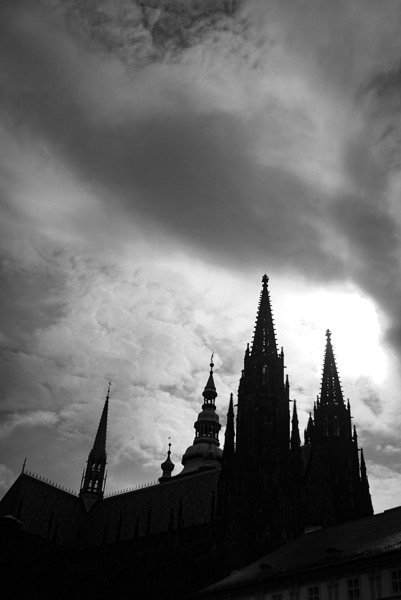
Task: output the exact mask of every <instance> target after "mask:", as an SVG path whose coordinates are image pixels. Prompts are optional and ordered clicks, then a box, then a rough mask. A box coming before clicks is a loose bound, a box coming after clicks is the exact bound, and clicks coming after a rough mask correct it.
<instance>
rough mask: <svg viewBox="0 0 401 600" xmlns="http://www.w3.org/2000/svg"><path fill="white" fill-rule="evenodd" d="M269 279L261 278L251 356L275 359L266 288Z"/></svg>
mask: <svg viewBox="0 0 401 600" xmlns="http://www.w3.org/2000/svg"><path fill="white" fill-rule="evenodd" d="M268 281H269V278H268V277H267V275H264V276H263V278H262V283H263V287H262V291H261V293H260V298H259V304H258V313H257V317H256V324H255V329H254V335H253V343H252V356H258V355H263V356H267V357H274V358H276V357H277V343H276V334H275V330H274V320H273V314H272V309H271V304H270V295H269V290H268V287H267V283H268Z"/></svg>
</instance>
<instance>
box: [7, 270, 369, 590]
mask: <svg viewBox="0 0 401 600" xmlns="http://www.w3.org/2000/svg"><path fill="white" fill-rule="evenodd" d="M213 368H214V365H213V359H212V361H211V364H210V372H209V375H208V378H207V382H206V386H205V388H204V391H203V402H202V405H201V411H200V412H199V415H198V418H197V420H196V422H195V424H194V428H195V436H194V440H193V444H192V445H191V446H190V447H189V448H187V450H186V451H185V453H184V455H183V457H182V465H183V469H182V470H181V472H179V473H177V474H176V475H173V471H174V470H175V465H174V464H173V462H172V461H171V457H170V455H171V451H170V445H169V448H168V452H167V458H166V460H165V461H164V462H163V463H162V464H161V469H162V474H161V476H160V478H159V480H158V482H157V483H156V484H152V485H149V486H144V487H141V488H139V489H135V490H129V491H125V492H123V493H118V494H114V495H111V496H107V497H105V496H104V492H105V483H106V481H105V467H106V460H107V454H106V432H107V420H108V407H109V391H110V387H109V391H108V393H107V397H106V401H105V404H104V408H103V412H102V415H101V419H100V423H99V427H98V430H97V433H96V436H95V440H94V444H93V447H92V449H91V450H90V452H89V456H88V461H87V465H86V467H85V469H84V473H83V476H82V482H81V488H80V491H79V493H77V494H76V493H73V492H70V491H67V490H65V489H63V488H60V487H58V486H56V485H54V484H52V483H50V482H48V481H46V480H44V479H43V478H41V477H38V476H37V475H34V474H32V473H29V472H27V471H26V469H25V468H23V470H22V472H21V474H20V475H19V477H18V478H17V480H16V481H15V483H14V484H13V485H12V486H11V488H10V489H9V491H8V492H7V493H6V494H5V496H4V497H3V499H2V500H1V502H0V508H1V512H0V514H1V516H2V519H1V538H0V539H1V550H2V564H3V566H5V581H6V582H8V583H9V584H12V587H13V590H14V595H13V596H12V597H22V598H25V597H26V598H36V597H41V598H54V597H58V598H96V599H99V598H126V597H127V598H128V597H130V598H132V597H138V598H154V599H165V600H168V599H173V598H180V597H183V596H186V595H190V594H195V592H196V590H200V589H202V588H204V587H205V586H208V585H210V584H212V583H213V582H215V581H218V580H219V579H222V578H224V577H226V576H227V575H228V574H229V573H230V572H232V571H233V570H238V569H241V568H242V567H244V566H245V565H247V564H248V563H251V562H252V561H254V560H256V559H258V558H260V557H261V556H263V555H265V554H268V553H269V552H273V551H275V549H277V548H279V547H281V546H283V545H285V544H288V543H289V542H290V540H293V539H294V538H297V537H298V536H302V535H303V534H304V532H305V531H312V530H320V529H321V528H327V527H336V526H338V525H340V524H343V523H346V522H349V521H354V520H357V519H361V518H363V517H371V518H372V519H374V518H376V517H372V515H373V508H372V502H371V497H370V492H369V483H368V476H367V472H366V466H365V460H364V455H363V451H362V449H360V448H359V447H358V436H357V432H356V428H355V426H352V421H351V419H352V416H351V406H350V402H349V400H347V401H345V398H344V396H343V392H342V389H341V384H340V378H339V374H338V370H337V366H336V361H335V356H334V352H333V345H332V340H331V332H330V331H329V330H327V331H326V348H325V354H324V359H323V375H322V380H321V388H320V395H319V396H318V397H317V400H316V402H315V403H314V404H313V405H312V402H311V413H310V416H309V421H308V424H307V427H306V430H305V433H304V443H302V442H301V437H300V433H299V425H298V416H297V406H296V402H295V401H291V400H290V384H289V379H288V376H285V375H284V368H285V366H284V352H283V349H281V350H279V349H278V347H277V342H276V335H275V329H274V322H273V314H272V307H271V301H270V293H269V288H268V277H267V276H266V275H264V276H263V279H262V290H261V294H260V299H259V305H258V309H257V317H256V325H255V330H254V335H253V341H252V344H251V346H250V345H249V344H248V346H247V348H246V350H245V357H244V367H243V370H242V374H241V377H240V381H239V388H238V398H237V401H236V403H234V398H233V395H232V394H231V398H230V402H229V409H228V414H227V425H226V430H225V435H224V446H223V449H222V448H221V447H220V441H219V433H220V427H221V425H220V422H219V416H218V414H217V411H216V398H217V391H216V387H215V383H214V378H213ZM192 597H196V594H195V595H194V596H192ZM227 597H231V596H227ZM356 597H357V596H355V598H356ZM358 597H359V596H358Z"/></svg>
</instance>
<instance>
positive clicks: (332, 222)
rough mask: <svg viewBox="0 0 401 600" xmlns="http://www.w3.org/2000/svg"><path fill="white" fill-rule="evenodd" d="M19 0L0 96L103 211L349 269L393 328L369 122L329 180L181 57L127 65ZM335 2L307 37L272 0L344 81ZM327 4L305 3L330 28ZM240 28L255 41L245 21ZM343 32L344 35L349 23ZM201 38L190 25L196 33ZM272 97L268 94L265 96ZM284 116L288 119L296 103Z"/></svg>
mask: <svg viewBox="0 0 401 600" xmlns="http://www.w3.org/2000/svg"><path fill="white" fill-rule="evenodd" d="M324 5H325V7H326V8H327V9H328V5H327V4H326V3H324ZM23 6H24V10H23V11H19V10H15V9H14V8H10V5H8V6H7V7H5V8H3V15H2V16H3V18H2V19H1V25H0V27H1V31H0V55H1V57H2V58H1V67H2V76H1V77H2V84H3V86H2V87H3V94H2V98H1V103H2V106H3V111H4V113H5V115H6V123H7V125H8V131H11V132H15V133H16V134H17V135H25V134H28V135H30V136H31V137H32V138H33V139H35V140H36V142H38V141H39V140H40V143H41V144H43V145H44V148H45V150H44V152H47V153H48V154H49V156H51V155H54V156H55V157H56V158H57V159H59V160H61V161H65V162H67V164H68V165H69V166H70V168H72V169H73V171H74V172H75V174H76V176H77V177H79V179H80V180H81V182H82V183H83V184H84V185H86V186H89V187H90V188H91V189H92V190H94V191H95V192H96V195H97V197H98V198H99V202H101V203H102V206H103V209H105V210H106V211H107V212H108V214H110V215H113V214H117V215H120V216H122V217H123V218H125V219H126V220H128V221H129V220H131V221H132V222H133V223H135V224H136V225H138V223H139V225H140V226H141V227H143V230H144V231H146V232H153V235H155V234H157V232H160V235H163V236H165V238H166V239H167V238H168V239H169V240H170V244H172V245H174V244H177V245H179V246H182V247H185V248H187V249H190V251H192V252H196V253H199V252H200V253H201V254H203V255H204V256H206V257H207V258H208V260H210V259H212V260H217V261H218V262H220V263H221V264H228V265H230V266H233V265H235V266H237V267H239V268H243V267H245V266H248V265H253V266H255V267H256V266H258V265H259V264H266V260H268V261H269V263H272V264H274V265H275V267H276V268H277V269H280V268H281V269H288V270H290V271H296V272H298V273H302V274H304V275H306V276H309V277H311V276H312V277H315V278H316V279H319V280H322V281H326V280H328V279H339V280H341V279H344V278H345V279H347V278H348V279H351V280H353V281H354V282H356V283H357V284H358V285H359V286H360V287H361V288H362V289H363V290H365V291H366V292H367V293H368V294H369V295H371V296H372V297H373V298H374V299H375V300H376V301H377V302H378V303H379V304H380V306H381V307H382V308H383V310H384V311H385V312H386V313H387V314H388V315H389V316H390V317H391V321H392V325H393V329H392V331H393V332H396V331H398V329H399V325H398V324H399V322H400V320H401V319H400V316H399V314H398V313H397V309H396V305H398V303H399V298H400V290H399V287H398V284H397V283H396V281H397V275H398V273H399V258H398V253H399V231H398V226H397V225H396V223H395V222H394V219H393V218H392V215H391V212H390V209H389V206H388V204H387V201H386V197H385V193H386V186H387V177H388V173H387V171H386V165H385V164H383V161H382V157H380V156H379V158H377V157H376V156H375V154H374V149H372V147H371V142H372V140H371V137H370V133H369V130H368V125H367V124H366V123H363V124H362V126H361V127H360V131H356V132H353V133H352V132H351V133H350V134H349V135H345V134H342V135H343V138H344V139H343V140H341V144H342V155H343V163H344V169H343V170H344V178H348V180H349V182H350V187H351V192H349V191H348V190H347V191H341V190H340V191H337V192H336V193H335V194H330V193H329V192H326V191H325V190H322V188H321V185H319V184H318V183H316V184H315V183H314V182H313V180H312V179H311V178H309V179H306V178H305V177H302V174H301V173H298V172H297V171H296V169H294V168H293V165H292V164H291V161H290V160H289V159H286V156H285V151H286V150H287V151H288V148H285V151H284V155H283V158H282V160H281V161H273V162H271V161H269V160H268V161H263V160H259V159H258V158H257V157H256V156H255V147H254V140H255V137H257V134H258V129H259V128H260V126H261V124H262V123H263V121H262V120H261V114H260V112H259V113H257V114H255V115H251V116H250V115H249V114H248V113H246V112H245V113H244V114H242V113H241V112H238V111H232V110H227V109H223V108H221V109H219V108H218V107H217V106H216V104H210V103H208V101H207V100H205V99H202V98H199V97H198V96H197V92H198V89H197V88H196V86H193V85H192V84H191V82H190V81H189V80H188V78H187V79H186V78H185V77H183V74H184V73H186V71H185V70H184V71H180V69H181V68H182V65H179V64H178V62H177V58H175V59H174V64H173V65H169V64H168V61H167V62H166V61H165V62H164V64H163V66H162V68H159V67H158V66H157V65H148V66H144V67H143V69H142V70H138V69H133V70H131V71H130V70H126V67H123V66H122V64H121V63H120V62H119V61H117V60H116V59H115V58H114V57H113V56H111V57H108V58H107V57H105V56H104V55H102V56H100V55H96V53H94V52H93V51H89V50H84V49H83V48H82V47H81V46H80V45H79V43H78V42H76V40H74V39H73V37H71V36H70V35H67V34H66V33H65V31H63V30H62V29H61V27H60V23H58V24H56V23H54V22H52V20H51V17H50V16H49V15H48V14H47V13H45V12H43V13H41V12H40V11H38V12H36V11H35V10H33V11H32V12H31V5H30V4H25V5H23ZM253 6H254V7H258V6H259V8H260V7H261V6H262V5H261V4H260V3H257V2H254V3H253ZM313 6H315V3H313V2H312V3H311V5H310V6H309V8H312V7H313ZM340 6H341V7H342V10H343V13H341V11H340V14H339V15H338V14H337V16H336V19H335V24H334V25H333V27H332V32H331V34H330V36H329V37H328V40H327V41H326V42H324V40H323V37H322V36H320V37H317V38H316V40H314V41H312V42H311V41H310V40H309V39H308V38H307V37H305V32H306V31H307V30H308V27H309V28H310V23H308V18H311V15H310V14H309V11H305V14H304V13H300V12H299V11H295V12H294V11H293V10H292V8H291V7H290V5H289V4H288V3H284V7H283V9H281V8H280V6H279V5H278V4H276V3H274V2H272V3H270V4H269V10H270V9H271V7H274V11H273V13H272V14H273V15H274V17H275V20H276V23H277V24H278V25H281V29H280V27H279V28H278V31H279V34H280V33H282V34H283V38H284V42H280V43H283V44H284V46H285V45H286V44H288V46H289V47H290V48H291V52H294V51H295V50H297V51H299V52H300V55H301V56H305V58H308V57H310V56H312V52H313V49H314V48H315V49H321V48H325V51H324V53H323V55H322V57H321V58H320V59H319V60H320V62H319V60H318V59H317V58H316V57H314V62H316V70H317V73H320V72H323V69H325V70H326V71H327V69H328V68H329V67H330V68H334V67H336V69H337V70H335V71H334V70H333V74H332V75H333V77H332V85H333V86H334V87H336V86H337V88H338V89H339V90H341V89H342V88H344V86H345V84H346V83H348V84H349V83H350V81H352V79H353V76H354V75H353V73H352V70H350V68H346V64H345V58H346V57H345V50H344V47H343V46H344V45H341V44H339V43H338V41H336V39H335V33H336V31H339V30H340V28H341V26H342V25H343V24H344V22H345V16H346V15H347V10H346V9H345V5H343V3H340ZM315 8H316V6H315ZM261 10H262V11H263V10H264V9H263V8H261ZM269 10H266V11H265V13H266V14H269V16H270V13H269ZM370 10H372V7H371V6H370ZM332 13H333V11H332V10H331V11H329V10H327V12H325V11H321V12H320V13H319V12H318V13H316V15H317V16H315V14H313V19H314V22H315V23H319V22H320V23H321V25H322V31H326V29H327V30H328V21H329V16H330V14H332ZM308 15H309V17H308ZM224 18H227V17H226V16H225V17H224ZM280 18H281V20H282V22H280ZM375 18H376V15H375ZM243 19H245V21H244V20H242V21H241V20H240V21H238V22H237V23H236V28H237V29H238V26H239V25H238V24H239V23H241V24H242V26H244V22H245V23H246V18H245V17H243ZM373 22H374V19H373V17H372V23H373ZM166 23H167V25H168V19H167V21H166ZM296 23H298V24H299V25H300V31H299V33H298V37H296V38H295V41H294V38H289V37H288V34H289V33H290V32H291V31H293V29H294V26H295V24H296ZM167 25H166V26H167ZM232 27H233V29H234V21H233V22H232ZM175 31H176V29H174V32H175ZM208 31H209V30H208V29H207V28H206V30H205V31H204V32H203V35H204V36H207V33H208ZM174 32H173V33H174ZM279 34H278V35H279ZM174 35H175V34H174ZM246 36H248V39H247V43H248V44H249V32H248V33H246V27H245V26H244V31H243V37H244V39H245V37H246ZM101 37H102V36H101V35H100V33H99V31H98V34H97V38H98V39H100V38H101ZM167 37H168V36H167ZM173 37H174V36H173ZM359 37H361V36H359ZM102 39H103V38H102ZM189 39H190V37H188V40H189ZM256 39H257V38H256ZM344 39H346V40H348V41H350V40H351V30H349V29H347V30H346V31H345V33H344ZM236 40H237V41H238V35H237V37H236ZM206 41H208V39H206V38H204V39H200V38H199V37H197V38H196V42H197V44H198V45H200V46H202V42H204V43H205V45H207V44H206ZM224 41H225V42H226V41H227V38H226V37H225V38H224ZM259 41H260V40H259ZM358 41H359V42H360V40H359V38H358V40H357V42H355V43H358ZM323 42H324V43H323ZM363 43H364V40H363V39H362V41H361V44H362V45H363ZM325 44H326V45H325ZM335 44H337V45H335ZM345 46H346V47H347V44H345ZM248 50H249V49H248ZM332 50H337V54H336V53H335V52H332ZM360 53H361V52H360V49H359V50H358V52H356V55H358V56H359V54H360ZM332 55H334V57H333V56H332ZM319 57H320V55H319ZM336 60H337V63H336ZM251 62H252V61H251ZM342 69H343V71H344V72H345V75H344V76H343V77H341V76H340V73H341V72H342ZM186 77H187V73H186ZM326 80H327V73H326ZM192 83H193V82H192ZM113 86H115V87H114V89H113V94H114V97H112V94H111V91H110V88H112V87H113ZM256 90H257V88H256ZM269 93H270V92H269V91H268V94H269ZM144 98H147V100H148V102H147V103H146V102H144ZM285 100H287V98H286V97H285V95H284V96H283V101H285ZM147 104H148V106H147ZM272 107H274V105H272V104H271V103H270V104H269V103H267V105H266V109H269V110H272ZM333 109H334V110H335V106H333ZM310 110H311V109H310ZM284 115H285V113H284ZM292 118H294V128H296V125H297V120H296V119H297V116H296V115H295V117H292ZM303 118H304V115H301V119H300V120H301V121H302V119H303ZM281 119H282V125H283V124H284V123H283V122H284V119H285V117H283V116H281ZM276 126H277V127H280V121H279V122H278V125H277V124H276ZM276 143H280V134H278V137H277V135H276V136H272V139H271V140H269V139H267V144H271V147H270V151H272V150H273V149H274V147H273V145H274V144H276ZM299 152H300V153H302V144H301V145H300V148H299ZM301 158H302V156H301V155H300V156H299V159H301ZM347 183H348V182H347ZM88 227H89V228H90V217H89V218H88ZM115 233H118V232H115ZM171 240H173V241H171ZM394 337H397V338H398V336H397V335H396V334H394V333H393V338H394Z"/></svg>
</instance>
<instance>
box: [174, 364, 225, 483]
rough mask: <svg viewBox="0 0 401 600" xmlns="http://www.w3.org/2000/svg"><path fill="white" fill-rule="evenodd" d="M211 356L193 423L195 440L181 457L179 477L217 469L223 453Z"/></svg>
mask: <svg viewBox="0 0 401 600" xmlns="http://www.w3.org/2000/svg"><path fill="white" fill-rule="evenodd" d="M213 367H214V364H213V354H212V358H211V362H210V373H209V378H208V380H207V383H206V386H205V389H204V390H203V393H202V395H203V404H202V410H201V412H200V413H199V414H198V419H197V421H196V422H195V423H194V428H195V432H196V433H195V439H194V442H193V444H192V446H189V448H187V449H186V451H185V454H184V456H183V457H182V464H183V465H184V468H183V470H182V471H181V473H180V475H187V474H190V473H191V474H192V473H195V472H197V471H204V470H206V469H216V468H217V469H219V468H220V466H221V459H222V456H223V451H222V449H221V448H219V446H220V442H219V431H220V428H221V425H220V421H219V416H218V414H217V413H216V405H215V400H216V397H217V392H216V386H215V384H214V379H213Z"/></svg>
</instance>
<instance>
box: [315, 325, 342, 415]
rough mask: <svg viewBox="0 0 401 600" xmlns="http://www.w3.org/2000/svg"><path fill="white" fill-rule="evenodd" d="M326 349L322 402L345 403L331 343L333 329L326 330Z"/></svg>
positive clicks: (321, 393) (322, 403)
mask: <svg viewBox="0 0 401 600" xmlns="http://www.w3.org/2000/svg"><path fill="white" fill-rule="evenodd" d="M326 338H327V341H326V351H325V355H324V364H323V376H322V386H321V392H320V404H321V405H324V404H332V405H337V406H338V405H341V406H343V405H344V399H343V392H342V389H341V384H340V378H339V376H338V372H337V365H336V360H335V358H334V352H333V346H332V344H331V331H330V330H329V329H327V331H326Z"/></svg>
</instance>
